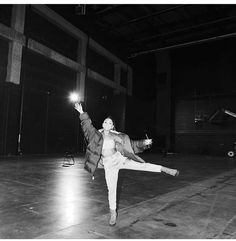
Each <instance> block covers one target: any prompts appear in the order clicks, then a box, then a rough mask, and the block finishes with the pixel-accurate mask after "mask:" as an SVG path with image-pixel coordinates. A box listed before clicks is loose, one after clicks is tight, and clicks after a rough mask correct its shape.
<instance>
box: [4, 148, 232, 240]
mask: <svg viewBox="0 0 236 241" xmlns="http://www.w3.org/2000/svg"><path fill="white" fill-rule="evenodd" d="M143 158H144V159H145V160H147V161H149V162H152V163H158V164H161V165H164V166H167V167H171V168H177V169H179V170H180V176H179V177H172V176H168V175H165V174H162V173H161V174H155V173H148V172H138V171H129V170H121V171H120V175H119V188H118V197H119V198H118V207H119V210H118V220H117V224H116V226H115V227H109V225H108V218H109V215H108V212H109V208H108V202H107V188H106V183H105V179H104V171H103V170H98V171H97V173H96V175H95V180H92V179H91V176H90V175H89V174H88V173H87V172H86V171H85V170H84V169H83V161H84V160H83V157H82V156H81V157H76V158H75V164H74V165H70V166H67V167H63V165H62V164H63V157H38V158H35V157H19V158H5V159H4V158H2V159H0V165H1V168H0V193H1V195H0V238H1V239H6V238H11V239H18V238H24V239H28V238H29V239H33V238H43V239H48V238H54V239H55V238H56V239H59V238H63V239H64V238H66V239H70V238H78V239H80V238H92V239H95V238H109V239H113V238H122V239H128V238H132V239H135V238H143V239H145V238H155V239H157V238H158V239H159V238H162V239H163V238H169V239H173V238H184V239H185V238H236V205H235V203H236V160H234V159H228V158H227V157H209V156H183V155H172V156H167V157H165V158H164V157H162V156H161V155H159V154H153V153H147V154H144V155H143Z"/></svg>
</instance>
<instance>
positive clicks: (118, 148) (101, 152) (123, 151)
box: [75, 103, 179, 226]
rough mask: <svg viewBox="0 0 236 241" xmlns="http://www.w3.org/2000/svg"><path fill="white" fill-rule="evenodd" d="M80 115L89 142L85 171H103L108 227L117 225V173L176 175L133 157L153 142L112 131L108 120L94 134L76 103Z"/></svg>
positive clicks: (90, 122)
mask: <svg viewBox="0 0 236 241" xmlns="http://www.w3.org/2000/svg"><path fill="white" fill-rule="evenodd" d="M75 109H76V110H77V111H78V112H79V113H80V120H81V126H82V129H83V132H84V135H85V138H86V139H87V141H88V146H87V149H86V154H85V166H84V168H85V169H86V170H87V171H88V172H90V173H91V174H92V177H93V179H94V173H95V170H96V169H97V168H104V170H105V179H106V184H107V189H108V201H109V208H110V220H109V224H110V225H111V226H113V225H115V224H116V217H117V210H116V208H117V205H116V197H117V181H118V173H119V170H120V169H130V170H138V171H147V172H165V173H167V174H170V175H172V176H178V175H179V171H178V170H176V169H171V168H167V167H164V166H161V165H156V164H151V163H146V162H145V161H144V160H143V159H142V158H141V157H139V156H137V155H136V153H140V152H143V151H144V150H145V149H147V148H149V147H150V145H151V144H152V139H144V140H131V139H130V138H129V136H128V135H126V134H124V133H120V132H117V131H115V128H114V122H113V120H112V119H111V118H110V117H108V118H106V119H105V120H104V121H103V124H102V127H103V128H102V129H100V130H97V129H96V128H95V127H94V126H93V124H92V121H91V119H90V117H89V115H88V113H86V112H84V111H83V107H82V105H81V103H75Z"/></svg>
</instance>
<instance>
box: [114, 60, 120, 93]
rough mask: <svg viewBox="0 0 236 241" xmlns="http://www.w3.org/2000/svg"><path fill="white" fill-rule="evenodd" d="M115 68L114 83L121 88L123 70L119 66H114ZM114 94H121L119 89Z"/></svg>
mask: <svg viewBox="0 0 236 241" xmlns="http://www.w3.org/2000/svg"><path fill="white" fill-rule="evenodd" d="M114 66H115V72H114V81H115V83H116V84H117V85H118V86H119V85H120V76H121V72H120V71H121V68H120V65H119V64H114ZM114 94H116V95H117V94H120V91H119V89H115V90H114Z"/></svg>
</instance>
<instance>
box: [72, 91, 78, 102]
mask: <svg viewBox="0 0 236 241" xmlns="http://www.w3.org/2000/svg"><path fill="white" fill-rule="evenodd" d="M70 101H71V102H79V101H80V98H79V94H78V93H75V92H73V93H71V94H70Z"/></svg>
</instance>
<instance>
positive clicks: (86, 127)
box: [74, 103, 98, 142]
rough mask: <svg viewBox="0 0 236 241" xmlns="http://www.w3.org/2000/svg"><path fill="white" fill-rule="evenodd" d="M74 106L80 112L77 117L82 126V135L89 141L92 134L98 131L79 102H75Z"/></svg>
mask: <svg viewBox="0 0 236 241" xmlns="http://www.w3.org/2000/svg"><path fill="white" fill-rule="evenodd" d="M74 108H75V109H76V110H77V111H78V112H79V113H80V116H79V118H80V120H81V126H82V130H83V132H84V136H85V138H86V139H87V141H88V142H90V141H91V139H92V138H93V137H94V134H95V133H96V132H98V131H97V129H96V128H95V127H94V126H93V124H92V121H91V119H90V117H89V115H88V113H86V112H84V111H83V107H82V105H81V103H75V106H74Z"/></svg>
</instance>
